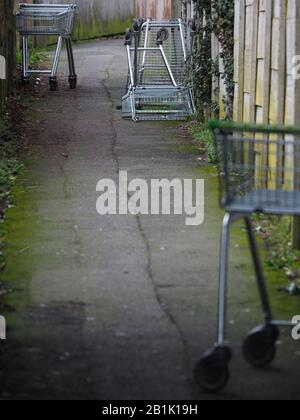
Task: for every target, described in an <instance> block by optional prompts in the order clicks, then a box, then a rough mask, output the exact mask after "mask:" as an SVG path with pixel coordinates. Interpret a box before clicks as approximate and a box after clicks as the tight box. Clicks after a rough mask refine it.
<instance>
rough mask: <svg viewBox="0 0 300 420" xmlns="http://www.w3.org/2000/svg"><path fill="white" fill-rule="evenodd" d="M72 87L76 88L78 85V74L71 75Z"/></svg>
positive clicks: (70, 83) (70, 82)
mask: <svg viewBox="0 0 300 420" xmlns="http://www.w3.org/2000/svg"><path fill="white" fill-rule="evenodd" d="M69 85H70V89H76V87H77V76H69Z"/></svg>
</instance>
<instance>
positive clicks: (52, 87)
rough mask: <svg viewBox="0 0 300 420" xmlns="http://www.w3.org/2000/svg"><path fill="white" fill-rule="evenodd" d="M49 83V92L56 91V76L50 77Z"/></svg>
mask: <svg viewBox="0 0 300 420" xmlns="http://www.w3.org/2000/svg"><path fill="white" fill-rule="evenodd" d="M49 84H50V90H51V92H55V91H57V87H58V83H57V79H56V77H50V79H49Z"/></svg>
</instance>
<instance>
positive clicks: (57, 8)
mask: <svg viewBox="0 0 300 420" xmlns="http://www.w3.org/2000/svg"><path fill="white" fill-rule="evenodd" d="M76 7H77V6H76V4H73V3H72V4H26V3H21V4H20V5H19V11H18V12H17V14H16V21H17V29H18V31H19V33H20V36H21V48H22V81H23V83H24V84H28V83H29V82H30V75H38V74H45V75H49V85H50V89H51V90H52V91H55V90H57V87H58V82H57V71H58V66H59V60H60V56H61V51H62V46H63V42H64V41H65V43H66V49H67V55H68V63H69V85H70V88H71V89H75V88H76V86H77V74H76V69H75V62H74V54H73V45H72V38H71V34H72V29H73V23H74V16H75V12H76ZM50 35H51V36H57V37H58V38H57V44H56V49H55V53H54V58H53V63H52V67H51V69H45V70H40V69H33V68H30V62H29V61H30V60H29V40H28V38H29V37H30V36H50Z"/></svg>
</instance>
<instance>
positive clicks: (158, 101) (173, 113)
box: [122, 19, 196, 121]
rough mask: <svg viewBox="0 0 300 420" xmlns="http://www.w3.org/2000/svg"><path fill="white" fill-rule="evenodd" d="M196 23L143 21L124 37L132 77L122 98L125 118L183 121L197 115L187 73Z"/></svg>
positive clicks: (177, 20) (179, 20) (130, 76)
mask: <svg viewBox="0 0 300 420" xmlns="http://www.w3.org/2000/svg"><path fill="white" fill-rule="evenodd" d="M195 29H196V28H195V25H194V23H193V22H185V21H183V20H181V19H174V20H164V21H154V20H151V19H147V20H144V19H140V20H138V21H136V22H135V24H134V26H133V29H129V30H127V32H126V36H125V45H126V48H127V57H128V66H129V76H128V84H127V90H126V95H125V96H124V97H123V101H122V109H123V117H124V118H132V119H133V120H134V121H143V120H183V119H186V118H187V117H188V116H190V115H192V114H193V113H194V112H195V107H194V102H193V97H192V92H191V89H190V88H189V86H188V83H187V70H188V67H189V65H190V62H191V55H192V46H193V38H194V34H195Z"/></svg>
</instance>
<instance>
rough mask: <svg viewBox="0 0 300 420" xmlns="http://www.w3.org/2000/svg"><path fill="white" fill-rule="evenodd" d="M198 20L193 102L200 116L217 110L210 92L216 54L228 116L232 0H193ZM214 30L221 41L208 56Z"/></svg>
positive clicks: (216, 70)
mask: <svg viewBox="0 0 300 420" xmlns="http://www.w3.org/2000/svg"><path fill="white" fill-rule="evenodd" d="M193 1H194V3H195V6H196V8H195V9H196V16H195V18H196V20H197V22H198V30H197V36H196V37H195V38H196V39H195V49H194V57H193V64H192V72H191V77H192V82H193V86H194V92H195V98H196V105H197V107H198V109H199V110H201V116H202V118H207V117H209V116H210V115H212V114H216V112H217V111H218V103H217V102H216V101H215V100H214V99H213V97H218V92H212V80H213V77H219V58H221V59H222V60H223V64H224V82H225V85H226V90H227V98H226V116H227V118H232V112H233V107H232V104H233V96H234V83H233V72H234V0H222V1H219V0H193ZM213 33H214V34H215V35H216V36H217V38H218V40H219V42H220V45H221V49H222V51H221V53H220V55H219V57H217V59H216V60H213V59H212V50H211V39H212V34H213Z"/></svg>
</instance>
